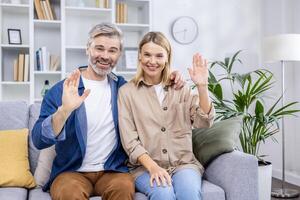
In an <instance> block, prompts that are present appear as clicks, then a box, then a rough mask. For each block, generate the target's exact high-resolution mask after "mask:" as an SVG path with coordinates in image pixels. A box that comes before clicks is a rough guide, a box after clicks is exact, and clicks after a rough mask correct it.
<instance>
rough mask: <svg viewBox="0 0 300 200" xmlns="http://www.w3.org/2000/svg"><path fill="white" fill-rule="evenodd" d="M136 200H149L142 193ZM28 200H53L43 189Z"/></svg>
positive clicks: (91, 199)
mask: <svg viewBox="0 0 300 200" xmlns="http://www.w3.org/2000/svg"><path fill="white" fill-rule="evenodd" d="M134 199H135V200H147V197H146V196H145V195H143V194H141V193H138V192H137V193H135V198H134ZM28 200H51V197H50V194H49V193H48V192H43V190H42V189H41V188H36V189H33V190H30V191H29V195H28ZM90 200H101V197H91V198H90Z"/></svg>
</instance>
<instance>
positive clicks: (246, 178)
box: [204, 151, 258, 200]
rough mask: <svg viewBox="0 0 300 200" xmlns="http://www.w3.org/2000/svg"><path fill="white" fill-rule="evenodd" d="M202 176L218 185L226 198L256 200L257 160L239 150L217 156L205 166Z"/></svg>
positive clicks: (230, 199)
mask: <svg viewBox="0 0 300 200" xmlns="http://www.w3.org/2000/svg"><path fill="white" fill-rule="evenodd" d="M204 178H205V179H207V180H208V181H209V182H211V183H213V184H215V185H218V186H220V187H221V188H223V190H224V191H225V196H226V199H227V200H241V199H243V200H258V161H257V159H256V157H255V156H252V155H249V154H245V153H243V152H240V151H233V152H230V153H225V154H222V155H220V156H219V157H217V158H216V159H215V160H214V161H212V162H211V163H210V165H209V166H208V167H207V168H206V171H205V173H204Z"/></svg>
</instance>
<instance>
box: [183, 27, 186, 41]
mask: <svg viewBox="0 0 300 200" xmlns="http://www.w3.org/2000/svg"><path fill="white" fill-rule="evenodd" d="M186 31H187V30H186V29H184V31H183V39H184V40H185V35H186Z"/></svg>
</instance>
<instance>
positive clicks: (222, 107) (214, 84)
mask: <svg viewBox="0 0 300 200" xmlns="http://www.w3.org/2000/svg"><path fill="white" fill-rule="evenodd" d="M240 53H241V51H238V52H236V53H235V54H234V55H233V56H232V57H226V58H225V59H224V61H215V62H212V63H211V64H210V69H211V70H210V72H209V73H210V76H209V80H208V82H209V85H208V87H209V91H210V92H211V94H212V102H213V104H214V107H215V109H216V120H224V119H229V118H232V117H236V116H241V118H242V129H241V132H240V135H239V139H240V144H241V148H242V150H243V152H245V153H249V154H252V155H254V156H256V157H257V158H258V160H259V165H260V166H264V167H260V168H261V169H259V170H265V168H266V167H267V168H268V170H269V172H267V173H268V176H269V178H268V179H267V180H268V182H267V184H268V186H261V185H259V188H260V190H262V191H264V192H265V191H267V194H259V195H260V199H263V200H266V199H270V196H271V195H270V194H271V179H272V172H271V171H272V167H271V164H270V163H268V162H267V161H265V160H264V159H263V157H264V155H261V154H260V151H259V150H260V146H261V145H262V143H264V142H265V140H266V139H269V138H272V139H273V140H274V141H276V140H275V138H274V137H273V135H274V134H276V133H278V132H279V120H280V119H281V118H282V117H283V116H288V115H294V114H295V113H297V112H299V110H297V109H293V108H292V107H293V106H294V105H295V104H297V103H298V102H291V103H288V104H286V105H284V106H280V105H279V103H280V102H281V99H282V96H280V97H278V98H277V99H275V100H274V102H273V103H271V105H269V104H268V105H266V103H265V100H266V92H268V91H270V90H271V88H272V87H273V85H274V80H273V73H272V72H270V71H268V70H266V69H258V70H255V71H251V72H248V73H243V74H242V73H236V72H233V68H234V66H235V63H236V62H239V63H240V64H242V62H241V60H240V59H239V58H238V56H239V54H240ZM217 67H218V68H221V70H222V71H224V73H223V74H222V75H219V76H216V75H214V74H213V73H212V70H213V69H214V68H217ZM225 82H227V85H230V90H226V91H230V94H229V96H230V97H229V98H225V97H224V95H223V94H224V89H223V86H224V83H225ZM225 85H226V84H225ZM227 89H228V88H227ZM268 102H269V101H268ZM260 175H261V172H260V171H259V176H260ZM263 180H266V179H265V178H264V179H263ZM259 184H261V183H259ZM266 187H267V188H268V189H266ZM263 195H265V196H264V197H263Z"/></svg>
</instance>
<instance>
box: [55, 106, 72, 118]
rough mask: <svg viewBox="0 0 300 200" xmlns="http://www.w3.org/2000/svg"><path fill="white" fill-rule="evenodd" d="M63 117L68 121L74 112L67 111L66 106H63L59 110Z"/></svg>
mask: <svg viewBox="0 0 300 200" xmlns="http://www.w3.org/2000/svg"><path fill="white" fill-rule="evenodd" d="M57 111H58V112H59V113H60V114H61V115H62V117H63V118H65V119H67V118H68V117H69V116H70V114H71V112H72V111H70V110H69V109H67V108H66V107H65V106H63V105H61V106H60V107H59V108H58V110H57Z"/></svg>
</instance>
